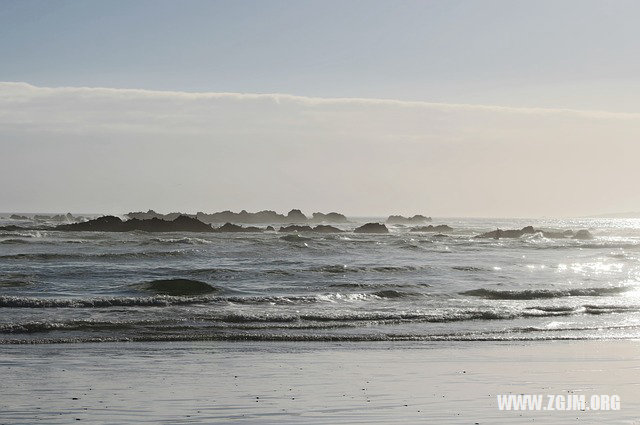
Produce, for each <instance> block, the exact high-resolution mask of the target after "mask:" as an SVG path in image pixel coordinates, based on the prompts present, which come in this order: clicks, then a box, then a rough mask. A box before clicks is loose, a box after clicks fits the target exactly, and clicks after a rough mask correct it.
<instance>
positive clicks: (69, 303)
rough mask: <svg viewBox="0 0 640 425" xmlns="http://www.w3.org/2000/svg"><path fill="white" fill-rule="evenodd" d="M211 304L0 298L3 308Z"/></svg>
mask: <svg viewBox="0 0 640 425" xmlns="http://www.w3.org/2000/svg"><path fill="white" fill-rule="evenodd" d="M207 302H211V298H207V297H191V298H185V297H175V296H162V295H160V296H154V297H113V298H77V299H74V298H62V299H61V298H31V297H12V296H0V307H3V308H108V307H166V306H170V305H187V304H200V303H207Z"/></svg>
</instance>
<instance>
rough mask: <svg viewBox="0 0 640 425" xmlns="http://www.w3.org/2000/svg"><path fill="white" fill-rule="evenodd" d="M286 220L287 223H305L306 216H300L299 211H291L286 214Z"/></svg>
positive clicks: (300, 212)
mask: <svg viewBox="0 0 640 425" xmlns="http://www.w3.org/2000/svg"><path fill="white" fill-rule="evenodd" d="M287 220H288V221H289V223H306V222H307V216H306V215H304V214H302V211H300V210H291V211H289V213H288V214H287Z"/></svg>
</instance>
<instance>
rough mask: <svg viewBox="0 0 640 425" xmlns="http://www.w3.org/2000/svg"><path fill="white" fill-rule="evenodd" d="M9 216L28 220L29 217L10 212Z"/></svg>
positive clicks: (13, 218)
mask: <svg viewBox="0 0 640 425" xmlns="http://www.w3.org/2000/svg"><path fill="white" fill-rule="evenodd" d="M9 218H10V219H11V220H29V217H27V216H26V215H18V214H11V215H10V216H9Z"/></svg>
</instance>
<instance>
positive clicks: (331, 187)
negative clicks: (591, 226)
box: [0, 0, 640, 217]
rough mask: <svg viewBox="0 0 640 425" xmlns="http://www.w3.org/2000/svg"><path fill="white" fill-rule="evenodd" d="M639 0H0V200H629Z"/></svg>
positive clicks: (336, 204) (102, 206)
mask: <svg viewBox="0 0 640 425" xmlns="http://www.w3.org/2000/svg"><path fill="white" fill-rule="evenodd" d="M639 12H640V3H638V2H636V1H612V2H604V1H588V0H582V1H568V0H567V1H560V2H559V1H517V0H510V1H457V0H447V1H444V0H443V1H402V2H396V1H374V0H369V1H348V2H344V1H326V0H323V1H231V0H230V1H189V0H187V1H157V0H156V1H118V0H115V1H109V2H104V1H91V0H83V1H79V0H78V1H56V0H46V1H30V0H19V1H13V0H0V148H1V152H2V155H0V179H1V180H2V182H3V184H2V185H0V211H22V212H36V211H48V212H66V211H72V212H111V213H118V212H126V211H130V210H146V209H149V208H153V209H155V210H158V211H164V212H168V211H177V210H180V211H186V212H195V211H206V212H211V211H218V210H224V209H233V210H240V209H247V210H249V211H256V210H261V209H274V210H277V211H288V210H289V209H291V208H301V209H303V211H305V212H307V213H309V214H310V213H311V212H314V211H340V212H344V213H346V214H349V215H385V214H392V213H401V214H418V213H420V214H426V215H432V216H481V217H490V216H492V217H505V216H518V217H539V216H582V215H590V214H598V213H604V212H614V211H634V210H635V211H638V210H640V197H638V196H637V189H636V182H637V181H640V167H637V165H636V162H637V161H636V158H638V157H640V143H639V142H638V140H639V136H640V102H639V100H640V55H638V50H637V40H639V39H640V27H639V26H638V25H637V19H636V17H637V16H639Z"/></svg>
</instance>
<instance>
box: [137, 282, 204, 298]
mask: <svg viewBox="0 0 640 425" xmlns="http://www.w3.org/2000/svg"><path fill="white" fill-rule="evenodd" d="M134 287H136V288H138V289H142V290H144V291H150V292H153V293H156V294H160V295H172V296H193V295H202V294H208V293H211V292H215V291H217V288H214V287H213V286H211V285H209V284H208V283H205V282H200V281H199V280H192V279H159V280H153V281H151V282H144V283H141V284H137V285H134Z"/></svg>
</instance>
